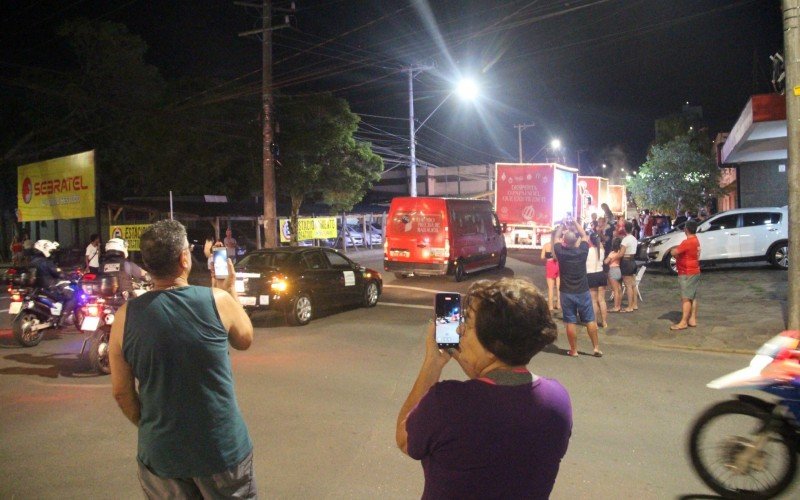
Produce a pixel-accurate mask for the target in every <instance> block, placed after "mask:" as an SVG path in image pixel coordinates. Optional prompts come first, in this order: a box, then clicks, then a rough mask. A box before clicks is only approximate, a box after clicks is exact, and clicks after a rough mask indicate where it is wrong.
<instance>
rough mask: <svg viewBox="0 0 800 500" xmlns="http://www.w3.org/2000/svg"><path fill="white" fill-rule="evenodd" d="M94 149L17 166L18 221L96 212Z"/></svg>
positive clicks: (78, 216) (66, 217) (67, 216)
mask: <svg viewBox="0 0 800 500" xmlns="http://www.w3.org/2000/svg"><path fill="white" fill-rule="evenodd" d="M94 192H95V178H94V151H86V152H84V153H78V154H74V155H70V156H62V157H61V158H53V159H51V160H45V161H41V162H38V163H31V164H29V165H23V166H21V167H19V168H18V170H17V204H18V208H19V221H20V222H28V221H42V220H59V219H80V218H84V217H94V216H95V199H94Z"/></svg>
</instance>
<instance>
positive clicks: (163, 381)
mask: <svg viewBox="0 0 800 500" xmlns="http://www.w3.org/2000/svg"><path fill="white" fill-rule="evenodd" d="M140 248H141V252H142V260H143V261H144V267H145V269H146V270H147V271H148V272H149V273H150V275H151V276H152V278H153V285H154V286H153V290H152V291H150V292H148V293H146V294H144V295H142V296H141V297H137V298H135V299H133V300H130V301H129V302H128V303H127V304H125V305H124V306H122V308H120V310H119V311H118V312H117V317H116V321H115V322H114V324H113V326H112V329H111V342H110V346H109V349H110V351H109V359H110V363H111V384H112V388H113V393H114V398H115V399H116V400H117V404H119V406H120V408H121V409H122V413H124V414H125V416H126V417H128V419H129V420H130V421H131V422H133V424H134V425H136V426H137V427H138V428H139V445H138V452H137V461H138V465H139V479H140V482H141V484H142V488H143V489H144V493H145V495H146V496H147V497H148V498H165V497H170V498H200V497H204V498H257V496H258V492H257V489H256V484H255V478H254V473H253V444H252V442H251V440H250V435H249V434H248V432H247V426H246V425H245V423H244V420H243V419H242V415H241V412H240V411H239V406H238V404H237V402H236V396H235V392H234V387H233V373H232V370H231V361H230V356H229V354H228V345H229V344H230V346H231V347H233V348H234V349H239V350H245V349H247V348H249V347H250V344H251V343H252V341H253V325H252V323H251V322H250V318H248V316H247V314H246V313H245V311H244V309H243V308H242V306H241V304H239V300H238V298H237V295H236V292H235V289H234V283H235V274H234V269H233V263H232V262H231V261H230V259H229V260H228V275H229V276H228V278H227V279H226V280H225V281H224V282H222V288H206V287H198V286H190V285H189V282H188V278H189V273H190V271H191V269H192V256H191V252H190V247H189V242H188V240H187V238H186V229H185V228H184V227H183V225H182V224H181V223H179V222H177V221H169V220H164V221H159V222H156V223H155V224H153V225H151V226H150V227H148V228H147V229H146V230H145V231H144V233H142V235H141V239H140ZM137 381H138V383H139V386H138V390H137V387H136V382H137Z"/></svg>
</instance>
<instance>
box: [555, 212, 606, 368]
mask: <svg viewBox="0 0 800 500" xmlns="http://www.w3.org/2000/svg"><path fill="white" fill-rule="evenodd" d="M562 232H564V238H563V240H562V242H561V243H556V244H555V245H553V253H555V255H556V259H558V268H559V273H560V274H561V289H560V297H561V311H562V317H563V320H564V326H565V328H566V330H567V340H568V341H569V352H568V353H567V354H568V355H569V356H573V357H577V356H578V336H577V333H576V332H575V327H576V325H577V324H578V321H579V320H580V322H581V323H585V324H586V331H587V333H588V334H589V339H590V340H591V341H592V346H593V347H594V355H595V356H597V357H600V356H602V355H603V353H602V352H601V351H600V341H599V340H598V337H597V322H596V321H595V316H594V308H593V307H592V295H591V293H590V292H589V281H588V279H587V277H586V259H587V257H588V255H589V237H588V236H587V235H586V231H584V230H583V226H582V225H581V224H579V223H576V222H575V221H574V220H573V219H572V218H571V217H568V218H567V219H565V221H564V224H563V225H561V226H559V227H558V229H557V230H556V240H559V239H560V238H561V233H562Z"/></svg>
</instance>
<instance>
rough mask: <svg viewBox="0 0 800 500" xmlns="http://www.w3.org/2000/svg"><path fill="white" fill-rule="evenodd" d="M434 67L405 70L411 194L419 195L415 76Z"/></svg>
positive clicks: (409, 190) (412, 67)
mask: <svg viewBox="0 0 800 500" xmlns="http://www.w3.org/2000/svg"><path fill="white" fill-rule="evenodd" d="M431 69H433V66H410V67H408V68H406V69H405V70H404V71H406V72H408V132H409V134H408V135H409V138H410V139H409V140H410V146H411V147H410V151H409V152H410V154H411V165H410V167H411V171H410V172H409V174H410V176H411V179H410V181H409V183H410V184H409V189H408V193H409V196H411V197H414V198H416V196H417V139H416V134H417V125H416V123H415V121H414V77H415V76H416V75H418V74H419V73H421V72H423V71H428V70H431Z"/></svg>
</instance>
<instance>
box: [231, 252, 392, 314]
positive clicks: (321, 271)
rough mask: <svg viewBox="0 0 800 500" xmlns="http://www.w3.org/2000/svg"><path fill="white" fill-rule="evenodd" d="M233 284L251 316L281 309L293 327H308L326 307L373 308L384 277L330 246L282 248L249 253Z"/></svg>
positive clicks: (239, 266)
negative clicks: (256, 312) (358, 305)
mask: <svg viewBox="0 0 800 500" xmlns="http://www.w3.org/2000/svg"><path fill="white" fill-rule="evenodd" d="M235 286H236V293H237V294H238V296H239V301H240V302H241V303H242V305H243V306H244V308H245V310H247V311H248V312H254V311H257V310H268V311H278V312H281V313H283V314H284V315H285V316H286V319H287V321H288V322H289V323H290V324H292V325H305V324H307V323H308V322H309V321H311V319H312V318H313V317H314V316H316V314H317V313H318V312H319V311H320V310H321V309H323V308H337V307H342V306H345V305H350V304H361V305H363V306H364V307H373V306H374V305H375V304H377V303H378V298H379V297H380V294H381V291H382V289H383V279H382V277H381V275H380V273H379V272H377V271H375V270H373V269H367V268H365V267H363V266H360V265H358V264H356V263H355V262H353V261H352V260H350V259H348V258H347V257H345V256H344V255H342V254H341V253H339V252H338V251H336V250H333V249H331V248H322V247H278V248H269V249H263V250H254V251H252V252H250V253H248V254H247V255H245V256H244V258H242V259H241V260H240V261H239V262H238V263H237V264H236V285H235Z"/></svg>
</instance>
